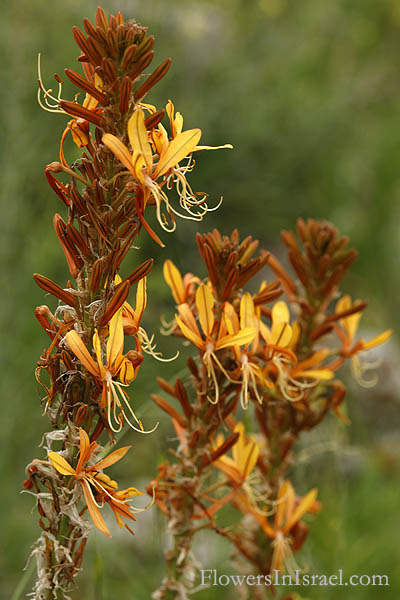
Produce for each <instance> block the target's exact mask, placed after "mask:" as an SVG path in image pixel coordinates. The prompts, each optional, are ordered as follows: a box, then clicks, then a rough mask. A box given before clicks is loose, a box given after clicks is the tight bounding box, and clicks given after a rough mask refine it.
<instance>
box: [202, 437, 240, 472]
mask: <svg viewBox="0 0 400 600" xmlns="http://www.w3.org/2000/svg"><path fill="white" fill-rule="evenodd" d="M238 439H239V434H238V433H232V435H230V436H229V437H228V438H227V439H226V440H225V441H224V442H223V443H222V444H221V445H220V446H218V448H216V449H215V450H214V451H213V452H211V454H210V455H209V456H206V455H204V457H203V463H204V464H205V465H209V464H211V463H212V462H214V461H215V460H217V459H218V458H220V457H221V456H223V455H224V454H226V453H227V452H229V450H230V449H231V448H232V446H234V445H235V444H236V442H237V441H238Z"/></svg>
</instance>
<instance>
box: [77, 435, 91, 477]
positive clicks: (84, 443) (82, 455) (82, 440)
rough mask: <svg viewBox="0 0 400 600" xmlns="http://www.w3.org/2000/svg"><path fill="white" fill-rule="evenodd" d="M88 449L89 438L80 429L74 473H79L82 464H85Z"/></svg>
mask: <svg viewBox="0 0 400 600" xmlns="http://www.w3.org/2000/svg"><path fill="white" fill-rule="evenodd" d="M89 448H90V440H89V436H88V434H87V433H86V431H85V430H84V429H82V427H80V428H79V460H78V464H77V465H76V472H77V473H79V472H80V470H81V468H82V465H83V463H84V462H87V460H88V458H89V456H88V450H89Z"/></svg>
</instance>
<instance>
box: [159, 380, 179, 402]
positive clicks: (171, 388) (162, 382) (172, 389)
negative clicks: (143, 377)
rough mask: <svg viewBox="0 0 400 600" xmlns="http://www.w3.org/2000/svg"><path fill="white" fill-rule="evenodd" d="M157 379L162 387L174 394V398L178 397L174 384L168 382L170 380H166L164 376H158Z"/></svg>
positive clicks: (168, 392) (170, 394) (166, 391)
mask: <svg viewBox="0 0 400 600" xmlns="http://www.w3.org/2000/svg"><path fill="white" fill-rule="evenodd" d="M156 381H157V383H158V385H159V386H160V388H161V389H162V390H163V391H164V392H165V393H166V394H168V395H169V396H173V397H174V398H176V389H175V387H174V386H173V385H171V384H170V383H168V381H166V380H165V379H163V378H162V377H156Z"/></svg>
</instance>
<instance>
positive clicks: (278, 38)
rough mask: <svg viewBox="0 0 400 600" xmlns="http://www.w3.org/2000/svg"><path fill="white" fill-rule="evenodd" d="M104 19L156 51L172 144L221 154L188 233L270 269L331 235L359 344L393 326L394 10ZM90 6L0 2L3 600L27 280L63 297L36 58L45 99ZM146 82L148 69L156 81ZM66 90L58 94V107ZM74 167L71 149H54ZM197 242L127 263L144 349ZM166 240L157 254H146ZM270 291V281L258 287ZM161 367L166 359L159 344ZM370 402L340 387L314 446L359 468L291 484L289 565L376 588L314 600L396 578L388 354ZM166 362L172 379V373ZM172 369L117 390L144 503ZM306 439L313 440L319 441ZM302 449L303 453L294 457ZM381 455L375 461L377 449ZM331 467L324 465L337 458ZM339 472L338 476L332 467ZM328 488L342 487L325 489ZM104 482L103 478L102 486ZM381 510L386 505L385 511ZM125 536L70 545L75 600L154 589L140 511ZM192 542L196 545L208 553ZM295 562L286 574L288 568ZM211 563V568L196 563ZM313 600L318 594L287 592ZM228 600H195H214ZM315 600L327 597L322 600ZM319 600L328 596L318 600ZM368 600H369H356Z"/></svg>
mask: <svg viewBox="0 0 400 600" xmlns="http://www.w3.org/2000/svg"><path fill="white" fill-rule="evenodd" d="M103 6H104V8H105V9H106V10H107V11H116V10H118V9H120V10H121V11H122V12H123V13H124V15H125V16H126V17H134V18H136V19H137V20H138V21H139V22H140V23H141V24H146V25H148V26H149V28H150V29H151V31H152V33H154V34H155V35H156V38H157V46H156V62H157V60H158V62H161V60H163V59H164V58H165V57H166V56H171V57H172V58H173V66H172V68H171V71H170V73H169V75H168V77H167V78H166V79H165V80H164V81H163V82H162V83H161V84H160V85H159V86H158V88H157V91H156V93H155V94H154V95H153V96H152V99H153V100H154V101H155V103H158V104H162V103H164V102H165V101H166V99H167V98H168V97H171V98H172V99H173V100H174V102H175V105H176V108H177V110H181V111H182V113H183V114H184V116H185V123H186V126H187V127H192V126H200V127H201V128H202V130H203V139H204V142H205V143H208V144H220V143H224V142H228V141H229V142H231V143H233V144H234V146H235V150H234V151H232V152H230V151H221V152H220V153H209V155H208V156H207V155H206V153H204V154H203V156H200V157H199V158H198V169H197V173H194V174H193V177H192V182H193V184H194V189H201V190H206V191H207V192H209V193H210V195H211V197H212V198H214V199H215V200H216V201H217V200H218V198H219V196H220V195H221V194H222V195H224V203H223V206H222V207H221V208H220V209H219V210H218V211H217V212H216V213H211V214H210V215H208V216H207V218H206V219H205V221H204V223H202V224H201V226H200V228H199V229H200V230H201V231H207V230H209V229H211V228H213V227H219V228H220V229H221V230H222V231H225V232H228V231H229V230H230V229H231V228H233V227H236V226H239V229H240V232H241V234H242V235H243V236H245V235H247V234H249V233H251V234H252V235H254V236H255V237H258V238H260V239H261V241H262V244H263V246H266V247H268V248H269V249H271V250H273V251H276V252H278V253H279V252H280V242H279V231H280V229H281V228H292V227H293V226H294V223H295V219H296V218H297V217H298V216H302V217H309V216H311V217H313V218H323V219H329V220H331V221H333V222H334V223H335V224H336V225H337V226H338V227H339V228H340V230H341V232H342V234H345V235H349V236H350V237H351V240H352V244H353V246H354V247H355V248H357V250H359V252H360V258H359V260H358V262H357V263H356V265H355V267H354V268H353V271H352V274H350V275H349V276H348V277H347V280H346V285H347V290H348V291H349V292H350V293H351V294H352V295H353V296H356V297H365V298H367V299H368V300H369V302H370V306H369V310H368V312H367V314H366V317H365V326H366V327H368V328H369V329H371V331H374V330H375V329H379V328H385V327H388V326H392V327H397V325H398V324H399V313H398V310H397V307H398V302H399V291H400V284H399V278H398V276H397V271H398V259H397V256H398V253H399V242H400V237H399V231H398V223H399V216H400V212H399V203H398V198H399V195H400V181H399V175H398V173H399V169H398V165H399V162H400V160H399V159H400V102H399V97H400V94H399V92H400V80H399V75H398V56H399V55H400V35H399V33H400V8H399V4H398V2H397V0H381V2H375V1H373V0H353V2H351V3H349V2H346V1H345V0H332V1H331V2H329V3H322V2H320V0H303V1H302V2H297V3H294V2H289V1H288V0H214V1H211V0H210V1H206V0H204V1H194V0H168V2H165V0H150V1H149V2H147V3H144V2H139V1H138V0H129V1H127V0H121V1H119V2H117V1H114V0H107V1H105V2H104V3H103ZM95 8H96V2H93V1H92V0H89V1H87V2H85V4H84V5H83V3H81V2H78V1H77V0H64V2H62V3H54V4H52V5H51V4H49V3H48V2H45V1H44V0H36V1H35V2H34V3H32V2H28V1H27V0H10V1H9V2H8V3H7V4H4V7H3V13H2V17H3V18H2V19H1V21H0V44H1V49H2V54H3V56H4V57H5V60H3V61H2V65H1V66H0V69H1V81H2V88H1V94H2V107H3V110H2V116H3V127H2V132H3V135H2V136H1V138H0V160H1V211H2V212H1V215H2V219H1V236H0V252H1V257H2V264H3V269H2V270H1V274H0V286H1V288H0V289H1V290H2V292H3V293H2V296H1V310H0V318H1V325H2V332H3V343H2V345H1V350H0V352H1V355H0V360H1V367H2V377H1V381H0V392H1V397H2V399H3V412H2V425H3V427H2V434H1V438H0V444H1V446H0V466H1V472H2V477H3V482H4V484H3V490H2V494H1V501H0V502H1V511H0V512H1V517H0V518H1V521H0V531H1V538H2V539H1V542H2V543H1V547H2V548H3V552H2V553H1V555H0V572H1V577H0V596H1V597H4V598H10V597H11V595H12V593H13V592H14V590H15V588H16V586H17V584H18V582H19V580H20V578H21V576H22V574H21V569H22V567H23V565H24V564H25V560H26V557H27V555H28V553H29V547H30V544H31V543H32V542H33V540H34V539H35V538H36V537H37V534H38V526H37V523H36V522H35V517H34V516H33V515H34V513H33V514H32V513H31V508H32V506H33V499H32V498H31V497H29V496H28V495H22V496H21V495H19V491H20V489H21V482H22V480H23V479H24V474H23V469H24V466H25V465H26V463H27V462H29V461H30V460H31V458H32V457H33V456H41V453H42V451H41V450H39V449H38V448H37V445H38V442H39V441H40V438H41V435H42V433H43V431H44V430H45V427H46V419H45V418H42V417H41V415H40V406H39V395H40V392H38V391H37V390H36V387H35V382H34V377H33V369H34V363H35V361H36V360H37V358H38V357H39V355H40V353H41V351H42V349H43V347H44V345H45V344H46V340H45V338H44V335H43V333H42V331H41V330H40V328H39V327H38V326H37V324H36V323H35V320H34V318H33V315H32V312H33V309H34V308H35V306H36V305H38V304H42V303H43V302H46V301H47V299H46V298H45V297H44V296H43V293H42V292H41V290H39V289H37V288H36V287H35V285H34V283H33V280H32V277H31V275H32V272H34V271H39V272H41V273H43V274H45V275H47V276H49V277H52V278H54V279H55V280H56V281H59V282H62V281H63V280H65V279H66V278H67V272H66V269H65V266H64V263H63V260H62V252H61V250H60V248H59V247H58V244H57V242H56V238H55V235H54V234H53V231H52V216H53V213H54V212H55V211H60V212H61V211H62V210H63V208H62V206H60V204H59V203H58V202H57V199H56V198H55V197H54V195H53V194H52V192H51V190H50V189H49V188H48V186H47V185H46V183H45V179H44V176H43V168H44V166H45V165H46V164H47V163H48V162H51V161H52V160H54V159H56V158H57V156H58V139H59V135H60V133H61V131H62V130H63V128H64V126H65V119H64V118H63V117H62V116H59V115H54V116H53V115H49V114H48V113H45V112H43V111H41V110H40V108H39V107H38V105H37V103H36V57H37V53H38V52H39V51H40V52H42V60H43V63H42V64H43V72H44V74H48V77H46V80H47V81H50V80H51V76H52V74H53V72H58V73H60V74H62V70H63V68H64V67H65V66H69V67H73V65H74V60H75V57H76V56H77V49H76V47H75V45H74V43H73V38H72V35H71V27H72V25H73V24H78V25H80V24H81V21H82V18H83V17H84V16H88V17H89V18H92V17H93V16H94V11H95ZM155 64H156V63H155ZM69 91H70V88H69V87H68V85H67V86H66V87H65V95H66V96H68V93H69ZM68 151H69V152H71V153H72V152H74V149H73V148H72V146H71V147H70V148H69V149H68ZM197 229H198V228H197V225H196V224H190V223H187V222H180V223H178V230H177V233H176V235H174V237H169V238H168V239H165V240H164V241H165V242H166V243H167V248H166V249H165V250H163V251H161V250H160V249H159V248H157V247H155V246H154V245H153V244H151V243H150V241H149V240H148V239H146V238H145V237H144V236H143V238H142V239H141V240H140V242H141V245H142V247H141V249H140V250H138V251H137V255H136V256H134V255H133V254H132V255H131V257H130V258H128V259H127V261H126V263H127V264H126V270H127V271H128V270H132V268H133V267H134V265H136V264H137V261H138V260H141V258H145V257H147V256H149V255H150V256H154V257H155V258H156V266H155V267H154V270H153V274H152V277H151V281H150V284H149V288H150V300H149V309H148V313H147V317H146V318H147V325H148V327H149V328H150V329H152V330H154V329H155V327H154V323H155V322H157V321H158V316H159V314H160V313H162V312H164V313H166V314H167V315H168V314H169V315H171V314H172V310H173V307H172V303H171V301H170V299H169V298H168V291H167V289H166V286H165V285H163V283H162V280H161V264H162V260H164V258H166V257H170V258H172V259H173V260H174V261H175V262H176V263H177V264H178V265H179V267H180V268H181V269H182V270H183V271H185V270H189V269H190V270H196V266H195V265H198V264H199V262H198V259H197V255H196V251H195V244H194V234H195V232H196V230H197ZM164 237H166V235H164ZM269 277H271V275H269ZM160 347H161V348H162V349H164V350H165V351H166V353H167V355H170V354H172V353H173V351H175V350H173V351H172V349H171V348H170V347H169V345H168V347H167V345H166V342H165V340H162V339H161V340H160ZM386 356H387V360H386V363H385V366H384V371H383V377H382V378H381V382H382V384H381V385H380V386H379V387H378V388H376V389H375V390H374V391H373V392H368V393H366V392H365V391H364V390H359V389H358V388H356V387H355V386H352V387H351V393H350V396H349V400H348V403H349V410H350V413H351V414H352V417H353V425H352V427H351V428H350V430H348V431H347V432H346V434H343V431H342V429H343V427H342V426H340V427H339V429H338V426H337V425H335V424H334V422H333V421H332V422H330V424H329V426H328V427H327V428H326V430H324V432H323V436H324V437H323V438H322V439H323V440H325V439H328V440H329V439H331V440H335V439H342V438H341V436H342V435H346V436H348V442H349V444H350V445H353V446H354V447H355V448H359V449H360V452H361V454H362V455H363V456H364V455H366V456H367V458H366V459H363V461H361V464H359V465H358V466H357V468H354V469H348V470H347V471H346V470H345V469H344V470H343V469H342V470H341V471H340V470H339V471H335V469H334V468H333V464H332V461H335V460H339V458H338V456H337V454H338V453H337V452H336V453H334V454H333V456H331V457H329V456H328V455H326V454H322V455H321V458H320V460H318V461H317V465H316V467H315V468H313V469H311V472H310V470H305V474H304V477H305V479H304V480H301V481H300V485H301V486H303V485H304V490H306V489H308V488H309V487H310V486H311V485H312V484H314V485H317V486H318V487H319V488H320V489H321V498H322V501H323V504H324V510H323V512H322V513H321V515H319V516H318V517H317V518H316V519H315V522H314V523H313V527H312V533H311V535H310V539H309V541H308V543H307V544H306V546H305V549H304V560H306V559H307V561H308V562H309V564H310V565H312V569H311V571H312V572H313V570H314V569H315V570H317V571H320V572H327V573H330V572H334V571H335V569H337V568H343V569H344V570H345V571H346V572H348V573H350V572H351V571H352V570H353V569H354V570H355V571H359V572H361V573H363V572H367V573H369V572H371V573H379V572H382V573H388V574H389V575H390V576H392V586H391V588H390V591H389V592H387V590H386V589H384V588H379V589H378V591H377V589H374V588H352V589H351V591H350V592H349V591H348V590H345V589H344V588H340V589H339V591H336V590H335V589H334V588H332V589H331V590H324V598H331V597H332V598H333V597H335V598H338V597H340V598H344V599H347V598H352V599H353V598H366V599H369V598H374V597H378V594H379V597H381V596H382V597H387V598H394V597H397V596H398V595H399V594H400V581H399V577H398V574H396V573H398V570H397V571H396V565H397V563H398V562H399V559H400V553H399V549H398V545H397V544H396V543H395V542H396V540H395V539H394V535H395V532H396V530H397V531H398V530H399V517H398V510H397V507H398V479H396V476H395V475H397V477H398V458H399V456H398V453H397V454H396V452H398V448H399V438H398V434H397V433H396V432H398V428H399V416H398V415H399V411H398V394H397V387H398V383H399V381H398V377H396V375H395V365H396V362H397V359H398V353H397V346H396V342H395V341H393V342H391V343H390V346H389V349H388V350H387V351H386ZM183 365H184V360H183V358H181V359H179V360H178V364H174V366H173V367H172V370H175V369H179V368H182V367H183ZM171 372H172V371H171V367H169V366H168V365H167V366H165V365H159V364H156V365H155V364H154V362H152V361H151V359H149V360H148V361H147V362H146V363H145V366H144V367H143V368H142V372H141V374H140V377H139V379H138V380H137V382H136V385H135V392H134V403H135V406H137V407H138V412H139V413H140V414H141V415H143V417H144V419H145V422H146V423H147V424H149V425H151V424H152V423H153V422H154V421H155V420H158V419H161V421H162V423H161V426H160V428H159V430H158V432H157V433H156V434H154V435H152V436H151V437H150V438H148V437H146V436H137V435H136V436H133V435H130V434H129V436H128V437H129V442H132V443H133V445H134V450H133V452H132V456H131V458H130V459H127V460H126V461H125V464H124V465H123V467H121V471H120V473H121V477H126V468H127V463H129V460H131V473H132V474H131V477H126V481H122V483H126V484H127V485H129V484H131V483H133V484H135V485H137V486H140V484H141V485H142V487H144V486H145V485H146V483H147V482H148V481H149V480H150V479H151V478H153V477H154V476H155V473H156V464H157V462H158V461H159V460H160V459H161V457H162V455H163V452H164V450H165V447H166V445H167V440H166V436H168V435H169V436H171V435H172V433H171V432H170V431H169V430H168V428H167V424H166V422H167V419H164V418H163V416H162V415H161V416H160V415H159V413H158V411H157V410H156V409H155V408H154V407H153V406H152V405H151V404H150V403H149V399H148V397H149V394H150V393H151V392H152V391H154V383H153V380H154V376H155V374H156V373H157V374H161V373H163V374H164V375H165V376H169V374H170V373H171ZM321 435H322V432H321ZM304 443H305V444H307V443H308V442H307V441H306V442H304ZM382 448H384V450H382ZM339 455H340V453H339ZM344 462H345V463H346V461H344ZM344 471H346V472H344ZM115 473H116V476H118V469H117V466H116V469H115ZM396 505H397V506H396ZM136 530H137V535H136V537H135V538H134V539H133V540H132V539H131V538H129V537H128V536H119V535H118V533H117V534H116V536H115V540H114V541H113V545H112V546H111V545H110V543H109V542H108V541H107V540H104V539H102V538H101V536H100V534H98V535H97V534H96V533H95V534H94V535H93V538H92V539H91V541H90V544H89V552H88V556H87V557H86V564H85V570H84V572H83V575H82V577H81V579H80V592H78V594H77V595H76V597H84V598H85V599H86V598H87V599H88V600H92V599H93V600H101V599H104V600H108V599H109V598H113V597H120V596H123V595H125V596H126V597H128V598H132V597H135V598H137V599H138V600H142V599H143V600H146V599H147V598H149V597H150V592H151V590H152V589H154V587H156V585H157V582H158V581H159V580H160V578H161V576H162V569H163V565H162V555H161V548H162V545H163V544H164V542H165V540H164V539H163V538H162V534H161V533H160V532H161V531H162V527H161V517H160V516H159V515H158V514H157V512H156V510H155V509H153V510H152V511H149V512H148V513H146V514H145V515H142V516H140V518H139V520H138V524H137V528H136ZM207 540H208V541H207ZM206 544H211V546H210V547H207V554H206V563H205V565H204V566H205V568H218V569H219V570H220V571H221V572H229V561H228V555H229V548H228V547H227V546H226V544H224V542H223V541H219V540H215V539H213V538H211V539H210V538H205V539H204V540H203V541H202V543H201V544H200V548H199V552H200V553H202V552H203V553H204V547H205V545H206ZM302 558H303V557H301V559H300V560H302ZM211 559H212V561H213V562H212V564H210V561H211ZM301 593H302V594H303V595H304V596H309V597H312V598H316V597H320V596H319V590H318V589H317V590H312V589H311V588H310V589H309V590H308V589H307V590H303V592H301ZM232 594H234V592H232V590H229V589H228V588H227V589H226V590H225V589H222V588H218V589H217V590H216V591H215V590H212V589H211V590H207V591H204V592H202V593H200V594H199V598H201V597H204V598H207V599H209V600H213V598H215V597H219V598H220V597H226V598H231V597H232V598H233V597H234V596H232ZM329 594H331V595H329ZM335 594H336V595H335ZM374 594H375V595H374Z"/></svg>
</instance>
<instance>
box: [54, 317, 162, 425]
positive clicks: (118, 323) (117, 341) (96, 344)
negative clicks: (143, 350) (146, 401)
mask: <svg viewBox="0 0 400 600" xmlns="http://www.w3.org/2000/svg"><path fill="white" fill-rule="evenodd" d="M65 340H66V342H67V344H68V346H69V347H70V349H71V350H72V352H73V353H74V354H75V356H76V357H77V358H78V359H79V360H80V361H81V363H82V364H83V366H84V367H85V368H86V369H87V370H88V371H89V372H90V373H91V374H92V375H93V376H94V377H95V378H96V379H97V380H98V381H99V382H100V384H101V386H102V394H101V403H100V407H101V408H105V409H106V410H107V419H108V424H109V426H110V428H111V429H112V431H114V432H115V433H117V432H119V431H121V429H122V425H123V419H125V421H126V422H127V423H128V425H129V426H130V427H132V429H135V430H136V431H140V432H142V433H151V431H154V429H155V427H154V428H153V429H152V430H151V431H147V432H144V430H143V426H142V423H141V422H140V421H139V420H138V418H137V417H136V415H135V413H134V412H133V410H132V407H131V406H130V404H129V397H128V395H127V393H126V392H125V391H124V389H123V387H126V386H128V385H129V384H130V383H131V382H132V381H133V380H134V379H135V377H136V374H137V368H136V369H135V367H134V365H133V364H132V362H131V361H130V360H129V358H127V357H126V356H125V355H124V354H123V353H122V351H123V347H124V331H123V321H122V309H119V310H118V311H117V312H116V313H115V315H114V316H113V317H112V319H111V321H110V323H109V333H108V339H107V343H106V356H105V357H103V353H102V345H101V340H100V336H99V334H98V331H97V330H96V331H95V333H94V335H93V349H94V352H95V354H96V359H97V362H96V361H95V360H94V359H93V357H92V355H91V354H90V352H89V351H88V349H87V348H86V346H85V344H84V343H83V341H82V339H81V338H80V336H79V335H78V333H77V332H76V331H75V330H72V331H69V332H68V333H67V334H66V336H65ZM118 376H119V378H120V381H115V377H118ZM124 405H125V407H126V409H128V412H129V413H130V415H131V416H132V417H133V418H134V420H135V422H136V423H137V424H138V425H139V429H138V428H137V427H136V426H135V425H133V424H132V422H131V421H130V420H129V418H128V417H127V414H126V410H125V408H124ZM117 409H118V410H119V411H120V412H119V414H118V416H117ZM111 415H112V416H113V420H114V423H115V424H116V425H117V427H114V424H113V420H112V418H111Z"/></svg>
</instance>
